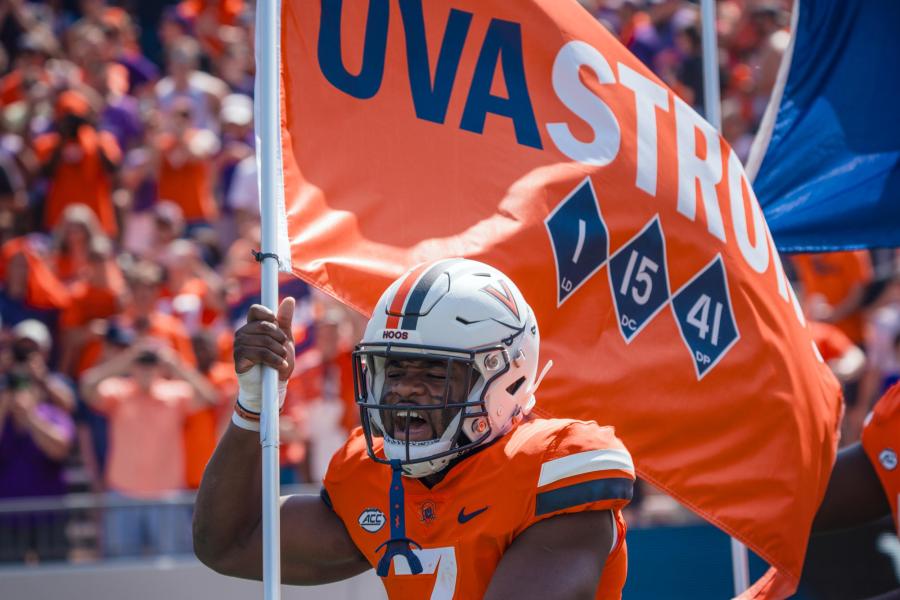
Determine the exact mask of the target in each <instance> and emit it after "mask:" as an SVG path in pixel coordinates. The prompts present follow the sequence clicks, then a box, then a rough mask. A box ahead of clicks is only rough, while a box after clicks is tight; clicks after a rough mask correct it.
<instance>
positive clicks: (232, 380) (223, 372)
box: [184, 362, 238, 489]
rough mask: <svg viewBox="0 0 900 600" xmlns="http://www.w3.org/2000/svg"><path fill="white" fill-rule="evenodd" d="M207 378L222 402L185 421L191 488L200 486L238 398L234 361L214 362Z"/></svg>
mask: <svg viewBox="0 0 900 600" xmlns="http://www.w3.org/2000/svg"><path fill="white" fill-rule="evenodd" d="M206 378H207V379H208V380H209V383H210V384H211V385H212V386H213V387H214V388H215V389H216V391H217V392H218V394H219V404H218V406H208V407H206V408H202V409H200V410H198V411H197V412H195V413H193V414H192V415H189V416H188V417H187V419H186V420H185V422H184V454H185V462H184V467H185V482H186V483H187V486H188V487H189V488H191V489H196V488H198V487H200V480H201V479H203V470H204V469H206V463H208V462H209V459H210V457H211V456H212V454H213V451H214V450H215V449H216V442H218V441H219V433H220V432H221V431H222V427H221V424H222V422H223V420H224V419H227V418H228V417H230V416H231V408H232V405H233V404H234V401H235V399H236V398H237V388H238V383H237V375H235V373H234V365H233V364H231V363H225V362H219V363H216V364H214V365H213V366H212V368H211V369H210V370H209V373H207V374H206ZM223 415H225V416H224V417H223Z"/></svg>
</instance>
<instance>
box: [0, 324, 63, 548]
mask: <svg viewBox="0 0 900 600" xmlns="http://www.w3.org/2000/svg"><path fill="white" fill-rule="evenodd" d="M50 344H51V341H50V332H49V331H48V330H47V327H46V326H45V325H44V324H43V323H41V322H40V321H36V320H34V319H28V320H25V321H22V322H20V323H18V324H17V325H16V326H15V327H13V328H12V330H11V339H10V344H9V345H8V346H7V347H6V348H5V349H4V350H3V352H2V353H0V372H2V373H3V375H2V377H0V498H32V497H36V496H61V495H63V494H64V493H65V492H66V484H65V480H64V478H63V466H64V462H65V460H66V458H67V457H68V456H69V451H70V450H71V448H72V443H73V440H74V438H75V426H74V423H73V422H72V417H71V415H70V412H71V410H72V406H73V403H74V396H73V393H72V390H71V389H70V388H69V387H68V386H67V385H66V383H65V382H64V381H63V380H62V377H61V376H57V375H54V374H53V373H51V372H50V371H49V369H48V368H47V363H46V356H47V354H48V353H49V351H50ZM67 548H68V544H67V541H66V535H65V520H64V519H63V518H60V516H59V515H55V514H52V513H42V514H23V515H11V516H9V515H8V516H4V517H2V518H0V562H3V561H29V562H33V561H36V560H52V559H63V558H65V556H66V553H67Z"/></svg>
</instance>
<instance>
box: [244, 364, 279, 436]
mask: <svg viewBox="0 0 900 600" xmlns="http://www.w3.org/2000/svg"><path fill="white" fill-rule="evenodd" d="M238 386H239V389H238V399H237V402H236V403H235V405H234V414H233V415H232V416H231V422H232V423H234V424H235V425H237V426H238V427H241V428H243V429H247V430H249V431H259V417H260V413H262V367H261V366H260V365H255V366H254V367H253V368H251V369H249V370H248V371H245V372H244V373H238ZM285 396H287V381H281V380H280V379H279V380H278V408H279V412H280V410H281V408H282V407H283V406H284V398H285Z"/></svg>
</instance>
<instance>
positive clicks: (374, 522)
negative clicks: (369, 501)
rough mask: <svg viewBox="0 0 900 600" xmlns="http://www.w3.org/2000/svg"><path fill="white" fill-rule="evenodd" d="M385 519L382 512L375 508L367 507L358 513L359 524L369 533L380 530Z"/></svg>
mask: <svg viewBox="0 0 900 600" xmlns="http://www.w3.org/2000/svg"><path fill="white" fill-rule="evenodd" d="M386 521H387V519H386V518H385V516H384V513H383V512H381V511H380V510H379V509H377V508H367V509H366V510H364V511H362V513H360V515H359V526H360V527H362V528H363V529H365V530H366V531H368V532H369V533H375V532H376V531H378V530H380V529H381V528H382V527H384V524H385V522H386Z"/></svg>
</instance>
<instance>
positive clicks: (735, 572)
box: [700, 0, 750, 596]
mask: <svg viewBox="0 0 900 600" xmlns="http://www.w3.org/2000/svg"><path fill="white" fill-rule="evenodd" d="M700 11H701V18H702V26H703V27H702V29H703V107H704V110H705V112H706V115H705V116H706V120H707V121H709V123H710V124H711V125H712V126H713V127H715V128H716V129H717V130H718V131H719V132H720V133H721V131H722V101H721V99H720V97H719V45H718V40H717V36H716V2H715V0H702V2H701V4H700ZM731 572H732V576H733V578H734V595H735V596H737V595H739V594H740V593H741V592H743V591H744V590H746V589H747V588H748V587H750V567H749V560H748V555H747V546H745V545H744V544H742V543H741V542H739V541H738V540H736V539H735V538H731Z"/></svg>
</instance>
